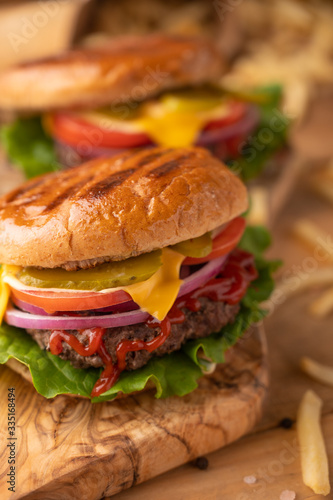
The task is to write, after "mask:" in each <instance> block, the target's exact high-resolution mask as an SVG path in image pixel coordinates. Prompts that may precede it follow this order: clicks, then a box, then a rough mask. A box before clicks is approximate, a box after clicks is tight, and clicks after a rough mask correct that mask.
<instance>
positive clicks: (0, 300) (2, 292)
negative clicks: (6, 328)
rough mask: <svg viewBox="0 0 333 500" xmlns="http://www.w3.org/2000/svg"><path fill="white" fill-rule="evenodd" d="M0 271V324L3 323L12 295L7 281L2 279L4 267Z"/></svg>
mask: <svg viewBox="0 0 333 500" xmlns="http://www.w3.org/2000/svg"><path fill="white" fill-rule="evenodd" d="M0 273H1V279H0V325H1V323H2V320H3V317H4V315H5V312H6V309H7V304H8V300H9V295H10V288H9V286H8V285H7V283H4V282H3V281H2V275H3V269H1V271H0Z"/></svg>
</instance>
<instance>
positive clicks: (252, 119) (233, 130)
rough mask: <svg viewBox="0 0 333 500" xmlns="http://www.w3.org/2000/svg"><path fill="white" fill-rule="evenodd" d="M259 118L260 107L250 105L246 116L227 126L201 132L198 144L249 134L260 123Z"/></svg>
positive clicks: (207, 143) (202, 144)
mask: <svg viewBox="0 0 333 500" xmlns="http://www.w3.org/2000/svg"><path fill="white" fill-rule="evenodd" d="M259 118H260V115H259V110H258V108H257V107H256V106H249V109H248V110H247V112H246V114H245V116H244V118H242V119H241V120H239V121H238V122H236V123H232V124H230V125H227V126H225V127H221V128H217V129H213V130H205V131H203V132H201V134H200V136H199V138H198V140H197V142H196V144H197V145H198V146H206V145H209V144H212V143H216V142H221V141H225V140H227V139H230V138H231V137H232V136H236V135H240V134H247V133H249V132H250V131H251V130H253V128H254V127H255V126H256V125H257V124H258V122H259Z"/></svg>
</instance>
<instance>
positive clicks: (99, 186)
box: [79, 168, 137, 199]
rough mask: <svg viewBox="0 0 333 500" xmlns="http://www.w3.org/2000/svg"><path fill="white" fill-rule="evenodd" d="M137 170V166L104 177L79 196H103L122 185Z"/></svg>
mask: <svg viewBox="0 0 333 500" xmlns="http://www.w3.org/2000/svg"><path fill="white" fill-rule="evenodd" d="M136 171H137V169H136V168H129V169H127V170H121V171H120V172H115V173H114V174H112V175H109V176H108V177H106V178H105V179H102V180H101V181H99V182H97V183H96V184H94V185H92V186H90V187H89V188H88V189H87V190H86V191H85V192H83V193H82V194H81V195H80V196H79V198H81V199H82V198H102V197H103V196H105V195H106V194H107V193H109V192H110V191H112V189H114V188H116V187H118V186H121V185H122V184H123V183H124V182H125V181H126V180H127V179H128V178H129V177H131V175H133V174H134V172H136Z"/></svg>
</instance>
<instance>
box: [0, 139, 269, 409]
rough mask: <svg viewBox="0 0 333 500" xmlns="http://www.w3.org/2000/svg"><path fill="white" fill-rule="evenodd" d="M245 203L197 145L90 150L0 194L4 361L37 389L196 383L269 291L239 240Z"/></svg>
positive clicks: (243, 236)
mask: <svg viewBox="0 0 333 500" xmlns="http://www.w3.org/2000/svg"><path fill="white" fill-rule="evenodd" d="M247 204H248V202H247V192H246V188H245V187H244V185H243V183H242V182H241V181H240V180H239V178H238V177H236V176H235V175H234V174H232V173H231V172H230V170H228V169H227V168H226V167H225V166H224V165H223V164H222V163H221V162H220V161H219V160H217V159H216V158H214V157H213V156H211V154H210V153H209V152H207V151H206V150H204V149H200V148H194V147H192V148H182V149H165V148H154V149H150V150H141V151H127V152H125V153H122V154H120V155H118V156H115V157H112V158H104V159H95V160H92V161H91V162H88V163H86V164H84V165H82V166H77V167H73V168H72V169H69V170H63V171H61V172H58V173H51V174H46V175H44V176H40V177H37V178H35V179H32V180H30V181H28V182H27V183H25V184H23V185H22V186H21V187H19V188H17V189H16V190H15V191H12V192H11V193H9V194H7V195H6V196H4V197H2V198H1V199H0V261H1V262H2V268H1V298H0V299H1V300H0V314H1V319H3V324H2V326H1V328H0V346H1V347H0V361H1V363H5V362H7V361H8V360H9V361H10V362H11V366H14V368H15V369H18V367H19V363H21V364H24V365H25V366H26V367H28V368H29V370H30V374H31V377H32V381H33V383H34V385H35V387H36V389H37V390H38V392H40V393H41V394H42V395H44V396H45V397H53V396H55V395H57V394H61V393H71V394H78V395H81V396H89V397H91V398H92V399H93V400H94V401H102V400H107V399H112V398H114V397H115V396H116V395H117V394H118V393H126V394H129V393H131V392H134V391H138V390H142V389H144V388H145V387H146V385H147V383H148V382H149V381H150V382H153V383H154V384H155V385H156V387H157V396H162V397H165V396H168V395H172V394H177V395H184V394H186V393H188V392H191V391H192V390H194V389H195V387H196V380H197V379H198V378H199V377H200V376H202V375H203V374H205V373H206V372H207V371H210V370H212V369H213V368H214V366H215V364H216V363H219V362H222V361H223V353H224V351H225V350H226V349H227V348H228V347H230V346H232V345H233V344H234V343H235V342H236V341H237V339H238V337H240V336H241V335H242V334H243V333H244V331H245V330H246V329H247V328H248V327H249V326H250V324H251V322H253V321H254V320H257V319H258V317H259V316H260V309H259V306H258V301H259V300H262V299H264V298H267V295H268V294H269V292H270V289H271V280H270V278H269V268H267V266H266V267H265V262H264V261H263V259H262V258H260V257H258V254H257V253H256V255H255V256H254V255H253V254H251V253H249V252H248V251H247V250H246V247H247V245H248V246H251V248H252V251H255V252H257V251H256V250H254V249H255V248H256V243H255V238H254V239H253V236H251V234H250V233H247V231H248V230H245V221H244V219H243V217H242V213H243V212H244V211H245V210H246V209H247ZM258 239H261V240H262V238H258ZM239 245H240V246H239ZM13 360H14V361H15V363H14V364H13Z"/></svg>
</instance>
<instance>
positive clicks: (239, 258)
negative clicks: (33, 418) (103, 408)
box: [50, 248, 258, 397]
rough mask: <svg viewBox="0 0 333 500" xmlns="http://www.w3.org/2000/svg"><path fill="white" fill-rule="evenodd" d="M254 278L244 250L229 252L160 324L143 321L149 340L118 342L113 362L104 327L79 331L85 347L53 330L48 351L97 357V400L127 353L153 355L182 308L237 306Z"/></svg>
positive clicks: (65, 333) (182, 315)
mask: <svg viewBox="0 0 333 500" xmlns="http://www.w3.org/2000/svg"><path fill="white" fill-rule="evenodd" d="M257 277H258V273H257V270H256V268H255V266H254V257H253V255H251V254H250V253H248V252H245V251H244V250H240V249H238V248H236V249H235V250H233V251H232V252H231V254H230V256H229V258H228V260H227V261H226V263H225V265H224V267H223V268H222V270H221V271H220V273H219V274H218V275H217V276H216V277H215V278H212V279H210V280H209V281H208V282H207V283H206V284H205V285H203V286H202V287H200V288H198V289H196V290H195V291H194V292H191V293H189V294H187V295H184V296H183V297H180V298H179V299H177V300H176V301H175V303H174V305H173V306H172V308H171V309H170V311H169V313H168V314H167V316H166V317H165V318H164V319H163V321H161V322H160V321H158V320H157V319H155V318H153V317H152V316H150V317H149V319H148V320H147V321H146V325H147V326H148V327H149V328H159V329H160V334H159V335H157V336H156V337H154V338H153V339H152V340H149V341H144V340H122V341H121V342H119V344H118V345H117V348H116V355H117V362H116V363H113V361H112V358H111V355H110V354H109V352H108V350H107V349H106V347H105V344H104V341H103V335H104V333H105V331H106V329H105V328H91V329H89V330H88V329H87V330H82V331H80V333H83V332H85V334H87V335H88V344H87V345H84V344H83V343H82V342H80V341H79V340H78V339H77V338H76V337H75V335H73V334H71V333H68V331H64V330H54V331H53V332H52V334H51V336H50V351H51V353H52V354H55V355H59V354H61V352H62V350H63V345H62V343H63V342H66V343H67V344H68V345H69V346H70V347H71V348H72V349H74V350H75V351H76V352H77V353H78V354H80V355H81V356H92V355H93V354H96V353H97V354H98V355H99V356H100V358H101V360H102V362H103V365H104V370H103V371H102V373H101V376H100V378H99V379H98V380H97V382H96V384H95V386H94V388H93V390H92V393H91V397H97V396H99V395H101V394H103V393H104V392H106V391H107V390H108V389H110V387H112V386H113V385H114V384H115V383H116V382H117V380H118V377H119V375H120V373H121V372H122V371H123V370H125V368H126V355H127V353H128V352H134V351H141V350H146V351H148V352H153V351H154V350H155V349H157V348H158V347H160V346H161V345H162V344H164V342H165V340H166V339H167V338H168V336H169V335H170V332H171V325H173V324H180V323H183V321H184V320H185V313H184V311H183V309H188V310H189V311H192V312H198V311H199V310H200V309H201V303H200V300H199V299H200V298H202V297H206V298H208V299H210V300H212V301H214V302H226V303H227V304H238V303H239V302H240V300H241V299H242V297H243V296H244V295H245V293H246V290H247V288H248V286H249V284H250V283H251V281H253V280H255V279H256V278H257Z"/></svg>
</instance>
